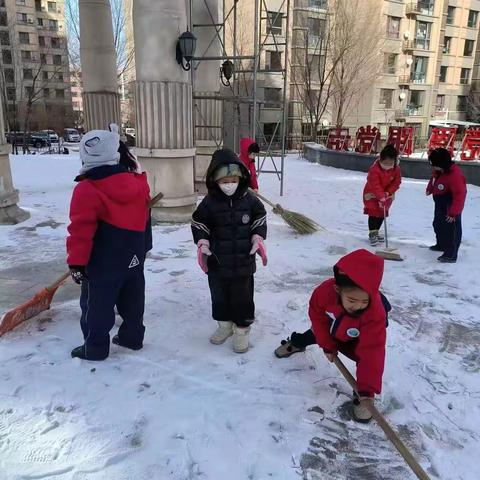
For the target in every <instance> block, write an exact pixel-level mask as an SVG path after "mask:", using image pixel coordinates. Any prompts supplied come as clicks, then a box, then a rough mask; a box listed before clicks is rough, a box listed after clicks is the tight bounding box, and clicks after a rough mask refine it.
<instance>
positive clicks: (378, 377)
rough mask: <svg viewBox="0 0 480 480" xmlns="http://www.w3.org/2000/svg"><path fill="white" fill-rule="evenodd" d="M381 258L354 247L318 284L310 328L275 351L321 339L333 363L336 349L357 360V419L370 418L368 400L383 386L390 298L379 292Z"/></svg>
mask: <svg viewBox="0 0 480 480" xmlns="http://www.w3.org/2000/svg"><path fill="white" fill-rule="evenodd" d="M383 263H384V262H383V259H381V258H380V257H378V256H377V255H374V254H373V253H370V252H368V251H367V250H356V251H354V252H352V253H349V254H348V255H346V256H345V257H343V258H341V259H340V260H339V261H338V263H337V264H336V265H335V266H334V267H333V272H334V278H330V279H328V280H326V281H325V282H323V283H322V284H321V285H320V286H319V287H317V288H316V289H315V291H314V292H313V295H312V297H311V299H310V308H309V316H310V320H311V322H312V329H310V330H307V331H306V332H305V333H302V334H299V333H296V332H293V333H292V335H291V337H290V338H288V339H287V340H282V343H281V345H280V346H279V347H278V348H277V349H276V350H275V355H276V356H277V357H278V358H286V357H289V356H290V355H293V354H294V353H298V352H303V351H305V348H306V347H307V346H308V345H313V344H315V343H317V344H318V345H319V346H320V347H321V348H322V349H323V351H324V353H325V356H326V357H327V359H328V360H329V361H330V362H333V360H334V358H335V356H336V355H337V354H338V352H340V353H343V355H345V356H346V357H348V358H350V359H351V360H353V361H355V362H356V364H357V387H358V393H359V395H360V397H359V398H355V399H354V401H353V418H354V419H355V420H357V421H358V422H368V421H370V419H371V413H370V411H369V409H368V408H367V406H366V405H365V402H371V401H373V398H374V395H375V394H379V393H380V392H381V389H382V376H383V368H384V361H385V343H386V327H387V323H388V312H389V311H390V310H391V306H390V303H389V302H388V300H387V299H386V297H385V296H384V295H382V294H381V293H380V291H379V288H380V283H381V281H382V277H383Z"/></svg>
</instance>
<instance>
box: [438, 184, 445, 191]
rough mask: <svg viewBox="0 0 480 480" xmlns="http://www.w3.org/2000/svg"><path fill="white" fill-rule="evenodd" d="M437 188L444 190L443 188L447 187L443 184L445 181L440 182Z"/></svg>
mask: <svg viewBox="0 0 480 480" xmlns="http://www.w3.org/2000/svg"><path fill="white" fill-rule="evenodd" d="M437 188H438V189H439V190H440V191H442V190H443V189H444V188H445V186H444V185H443V183H439V184H438V185H437Z"/></svg>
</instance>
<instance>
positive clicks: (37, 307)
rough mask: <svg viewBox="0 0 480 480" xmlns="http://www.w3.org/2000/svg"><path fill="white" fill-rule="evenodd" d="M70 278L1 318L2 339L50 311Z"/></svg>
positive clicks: (158, 197)
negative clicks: (58, 292) (60, 290)
mask: <svg viewBox="0 0 480 480" xmlns="http://www.w3.org/2000/svg"><path fill="white" fill-rule="evenodd" d="M162 198H163V193H159V194H157V195H155V196H154V197H153V198H152V199H151V200H150V202H148V208H152V207H153V206H154V205H155V204H156V203H157V202H158V201H159V200H161V199H162ZM69 276H70V272H65V273H63V274H62V275H61V276H60V277H58V278H57V279H56V280H55V281H54V282H53V283H52V284H51V285H50V286H48V287H46V288H44V289H42V290H40V291H39V292H37V293H36V294H35V296H34V297H33V298H32V299H30V300H28V301H27V302H25V303H23V304H22V305H20V306H18V307H15V308H13V309H12V310H10V311H9V312H7V313H6V314H5V315H4V316H3V317H2V318H0V337H1V336H2V335H4V334H5V333H7V332H9V331H10V330H13V329H14V328H15V327H17V326H18V325H20V324H21V323H23V322H25V321H27V320H29V319H31V318H33V317H35V316H37V315H38V314H39V313H41V312H44V311H45V310H48V309H50V305H51V303H52V299H53V296H54V295H55V293H56V292H57V290H58V289H59V288H60V287H61V286H62V285H63V283H64V282H65V281H66V280H67V278H68V277H69Z"/></svg>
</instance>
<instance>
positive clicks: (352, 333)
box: [347, 328, 360, 338]
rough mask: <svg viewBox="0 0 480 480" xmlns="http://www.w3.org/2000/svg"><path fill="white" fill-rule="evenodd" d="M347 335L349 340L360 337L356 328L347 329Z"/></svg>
mask: <svg viewBox="0 0 480 480" xmlns="http://www.w3.org/2000/svg"><path fill="white" fill-rule="evenodd" d="M347 335H348V336H349V337H350V338H358V337H359V336H360V330H359V329H358V328H349V329H348V330H347Z"/></svg>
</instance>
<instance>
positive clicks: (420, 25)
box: [415, 22, 432, 50]
mask: <svg viewBox="0 0 480 480" xmlns="http://www.w3.org/2000/svg"><path fill="white" fill-rule="evenodd" d="M431 30H432V24H431V23H430V22H417V30H416V34H415V46H416V47H417V48H421V49H423V50H428V49H429V48H430V32H431Z"/></svg>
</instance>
